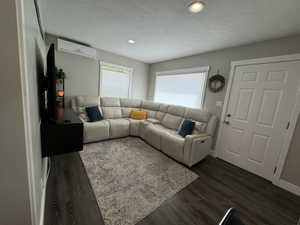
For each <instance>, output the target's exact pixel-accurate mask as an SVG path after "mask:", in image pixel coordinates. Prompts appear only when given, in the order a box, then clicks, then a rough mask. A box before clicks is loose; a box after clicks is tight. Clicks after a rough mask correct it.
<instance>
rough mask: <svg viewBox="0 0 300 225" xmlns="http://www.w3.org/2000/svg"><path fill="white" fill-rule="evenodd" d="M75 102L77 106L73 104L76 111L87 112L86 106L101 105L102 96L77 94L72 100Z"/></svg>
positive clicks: (79, 112)
mask: <svg viewBox="0 0 300 225" xmlns="http://www.w3.org/2000/svg"><path fill="white" fill-rule="evenodd" d="M72 102H73V104H75V107H74V106H72V108H73V110H75V112H76V113H78V114H82V113H84V114H85V113H86V111H85V108H86V107H89V106H96V105H97V106H100V97H99V96H77V97H75V101H72Z"/></svg>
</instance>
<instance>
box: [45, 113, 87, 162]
mask: <svg viewBox="0 0 300 225" xmlns="http://www.w3.org/2000/svg"><path fill="white" fill-rule="evenodd" d="M41 136H42V156H43V157H49V156H54V155H59V154H65V153H70V152H77V151H82V150H83V123H82V121H81V120H80V119H79V118H78V116H77V115H76V114H75V113H74V112H73V111H72V110H71V109H67V108H65V109H64V108H58V109H57V117H56V119H55V120H46V121H44V122H42V123H41Z"/></svg>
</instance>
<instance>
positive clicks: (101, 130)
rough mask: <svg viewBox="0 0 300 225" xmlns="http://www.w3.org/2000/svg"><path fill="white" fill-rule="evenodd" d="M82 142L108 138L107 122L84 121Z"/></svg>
mask: <svg viewBox="0 0 300 225" xmlns="http://www.w3.org/2000/svg"><path fill="white" fill-rule="evenodd" d="M83 138H84V143H89V142H95V141H102V140H106V139H109V123H108V121H106V120H101V121H98V122H93V123H89V122H85V123H84V134H83Z"/></svg>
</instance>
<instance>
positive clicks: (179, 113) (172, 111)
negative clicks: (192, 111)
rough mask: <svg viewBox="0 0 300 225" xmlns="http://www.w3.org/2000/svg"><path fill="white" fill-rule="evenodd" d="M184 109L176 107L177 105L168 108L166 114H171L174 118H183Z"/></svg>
mask: <svg viewBox="0 0 300 225" xmlns="http://www.w3.org/2000/svg"><path fill="white" fill-rule="evenodd" d="M185 109H186V108H185V107H183V106H177V105H170V106H169V107H168V113H169V114H172V115H174V116H180V117H183V116H184V114H185Z"/></svg>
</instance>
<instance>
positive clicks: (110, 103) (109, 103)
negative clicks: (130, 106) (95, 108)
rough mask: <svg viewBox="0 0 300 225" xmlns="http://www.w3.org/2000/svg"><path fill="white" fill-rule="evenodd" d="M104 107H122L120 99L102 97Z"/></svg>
mask: <svg viewBox="0 0 300 225" xmlns="http://www.w3.org/2000/svg"><path fill="white" fill-rule="evenodd" d="M101 106H102V107H120V106H121V104H120V99H119V98H114V97H101Z"/></svg>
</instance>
